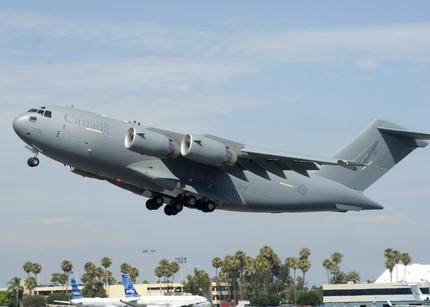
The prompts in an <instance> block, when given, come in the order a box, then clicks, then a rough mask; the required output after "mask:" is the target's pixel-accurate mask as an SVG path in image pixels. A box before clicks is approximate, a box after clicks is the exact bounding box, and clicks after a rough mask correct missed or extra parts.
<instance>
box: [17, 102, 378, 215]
mask: <svg viewBox="0 0 430 307" xmlns="http://www.w3.org/2000/svg"><path fill="white" fill-rule="evenodd" d="M36 110H37V111H39V113H37V111H36V112H34V111H33V112H26V113H24V114H22V115H20V116H18V117H17V118H16V119H15V120H14V122H13V127H14V129H15V131H16V133H17V134H18V136H19V137H20V138H21V139H22V140H23V141H24V142H25V143H27V144H28V145H29V146H30V147H31V148H32V149H33V150H35V151H38V152H41V153H42V154H43V155H45V156H47V157H49V158H52V159H54V160H56V161H58V162H61V163H62V164H65V165H67V166H70V167H71V169H72V170H73V171H74V172H75V173H77V174H80V175H83V176H87V177H94V178H97V179H102V180H107V181H109V182H110V183H113V184H115V185H117V186H119V187H121V188H124V189H127V190H130V191H132V192H134V193H137V194H141V195H143V196H146V197H153V196H154V195H161V196H162V197H163V198H164V200H165V202H168V201H169V199H173V198H175V197H176V196H177V195H179V194H181V193H189V194H191V195H195V196H196V197H197V198H204V199H210V200H213V201H214V202H216V207H217V209H223V210H235V211H250V212H300V211H302V212H307V211H348V210H362V209H382V207H381V206H380V205H378V204H377V203H375V202H374V201H372V200H371V199H369V198H368V197H366V196H365V195H364V194H363V193H362V192H360V191H356V190H354V189H351V188H349V187H347V186H344V185H342V184H340V183H338V182H335V181H332V180H330V179H327V178H324V177H322V176H318V172H317V171H316V172H314V173H310V174H309V176H306V175H303V174H299V173H297V172H295V171H291V170H289V171H285V173H284V174H285V178H283V177H280V176H277V175H275V174H273V173H270V172H268V173H267V176H261V175H259V174H257V173H255V172H252V171H250V170H243V171H241V172H240V174H238V173H237V172H236V171H235V170H234V168H233V167H228V166H211V165H205V164H202V163H198V162H194V161H191V160H189V159H186V158H184V157H181V156H179V157H176V158H171V157H164V158H157V157H154V156H147V155H143V154H139V153H136V152H133V151H131V150H129V149H127V148H126V147H125V146H124V137H125V135H126V132H127V130H128V129H129V128H130V127H133V128H135V129H137V130H138V129H140V128H143V126H141V125H140V124H139V123H136V122H128V121H119V120H115V119H112V118H109V117H106V116H102V115H99V114H95V113H92V112H87V111H84V110H80V109H77V108H73V107H60V106H49V107H46V108H45V109H44V110H49V111H51V113H52V114H51V117H46V116H43V112H40V110H41V109H36ZM145 128H146V127H145ZM148 129H151V128H148ZM153 131H156V132H160V133H163V134H164V135H167V136H168V137H169V138H171V139H172V140H174V141H176V142H178V143H180V142H181V139H182V138H183V135H182V134H179V133H176V132H171V131H164V130H158V129H155V128H154V129H153ZM331 167H339V166H331Z"/></svg>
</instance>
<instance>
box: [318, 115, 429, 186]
mask: <svg viewBox="0 0 430 307" xmlns="http://www.w3.org/2000/svg"><path fill="white" fill-rule="evenodd" d="M429 139H430V134H427V133H421V132H414V131H410V130H406V129H404V128H402V127H400V126H398V125H396V124H393V123H390V122H388V121H385V120H383V119H377V120H374V121H372V122H371V124H370V125H369V126H368V127H367V128H366V129H365V130H364V131H363V132H362V133H361V134H360V135H359V136H358V137H356V138H355V139H353V140H352V141H351V142H350V143H349V144H348V145H347V146H346V147H344V148H343V149H342V150H340V151H339V152H338V153H337V154H336V155H335V158H337V159H346V160H352V161H357V162H359V163H362V164H364V165H365V166H362V167H354V168H344V167H333V166H322V167H321V170H320V171H319V172H318V175H320V176H323V177H326V178H328V179H331V180H334V181H336V182H339V183H342V184H344V185H346V186H348V187H350V188H353V189H355V190H358V191H364V190H366V189H367V188H368V187H369V186H370V185H372V184H373V183H374V182H375V181H376V180H378V179H379V178H381V177H382V176H383V175H384V174H385V173H386V172H388V171H389V170H390V169H391V168H392V167H393V166H394V165H396V164H397V163H399V162H400V161H401V160H402V159H403V158H404V157H406V156H407V155H408V154H409V153H411V152H412V151H413V150H414V149H416V148H419V147H425V146H427V145H428V142H427V141H425V140H429Z"/></svg>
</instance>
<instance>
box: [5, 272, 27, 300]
mask: <svg viewBox="0 0 430 307" xmlns="http://www.w3.org/2000/svg"><path fill="white" fill-rule="evenodd" d="M7 284H8V288H7V291H8V292H11V293H14V295H15V298H16V306H19V299H20V296H21V294H22V291H23V290H24V288H23V287H22V286H21V278H19V277H14V278H12V279H11V280H10V281H9V282H8V283H7Z"/></svg>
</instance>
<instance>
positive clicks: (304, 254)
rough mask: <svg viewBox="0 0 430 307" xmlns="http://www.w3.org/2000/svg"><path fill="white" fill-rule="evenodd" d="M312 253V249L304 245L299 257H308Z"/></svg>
mask: <svg viewBox="0 0 430 307" xmlns="http://www.w3.org/2000/svg"><path fill="white" fill-rule="evenodd" d="M310 255H311V251H310V249H309V248H306V247H304V248H302V249H301V250H300V251H299V259H308V258H309V256H310Z"/></svg>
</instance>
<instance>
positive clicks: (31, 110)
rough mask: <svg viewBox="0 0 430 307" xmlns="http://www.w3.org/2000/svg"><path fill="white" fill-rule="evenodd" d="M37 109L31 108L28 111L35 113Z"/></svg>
mask: <svg viewBox="0 0 430 307" xmlns="http://www.w3.org/2000/svg"><path fill="white" fill-rule="evenodd" d="M36 111H37V109H30V110H28V111H27V112H30V113H34V112H36Z"/></svg>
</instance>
